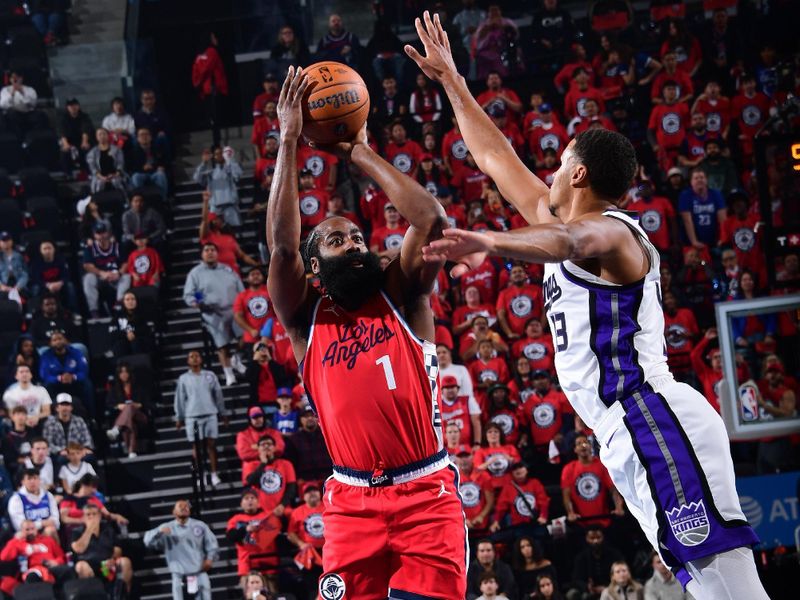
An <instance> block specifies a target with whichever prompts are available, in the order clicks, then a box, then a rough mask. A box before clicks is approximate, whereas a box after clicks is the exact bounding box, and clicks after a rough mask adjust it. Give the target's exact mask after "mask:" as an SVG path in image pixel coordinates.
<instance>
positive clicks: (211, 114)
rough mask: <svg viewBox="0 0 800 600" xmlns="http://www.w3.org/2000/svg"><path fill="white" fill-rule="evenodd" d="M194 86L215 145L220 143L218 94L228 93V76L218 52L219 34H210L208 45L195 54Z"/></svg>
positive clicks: (224, 94) (193, 67) (193, 66)
mask: <svg viewBox="0 0 800 600" xmlns="http://www.w3.org/2000/svg"><path fill="white" fill-rule="evenodd" d="M192 86H193V87H194V88H195V90H196V91H197V95H198V96H199V97H200V101H201V102H202V103H203V109H204V111H205V115H206V118H207V119H208V122H209V125H210V129H211V130H212V139H213V143H214V145H215V146H219V143H220V131H219V117H218V102H217V95H218V94H219V95H222V96H227V95H228V78H227V77H226V75H225V67H224V66H223V64H222V59H221V58H220V56H219V52H217V36H216V35H214V34H213V33H212V34H211V35H210V39H209V45H208V47H207V48H206V49H205V50H203V51H201V52H200V53H198V54H197V56H195V59H194V63H193V64H192Z"/></svg>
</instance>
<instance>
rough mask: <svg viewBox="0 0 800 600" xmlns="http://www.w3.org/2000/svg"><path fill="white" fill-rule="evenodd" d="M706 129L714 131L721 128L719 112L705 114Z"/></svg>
mask: <svg viewBox="0 0 800 600" xmlns="http://www.w3.org/2000/svg"><path fill="white" fill-rule="evenodd" d="M706 129H708V130H709V131H715V132H716V131H719V130H720V129H722V117H721V116H720V115H719V113H708V114H707V115H706Z"/></svg>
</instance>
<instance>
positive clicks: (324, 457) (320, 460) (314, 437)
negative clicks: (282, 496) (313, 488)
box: [284, 407, 333, 482]
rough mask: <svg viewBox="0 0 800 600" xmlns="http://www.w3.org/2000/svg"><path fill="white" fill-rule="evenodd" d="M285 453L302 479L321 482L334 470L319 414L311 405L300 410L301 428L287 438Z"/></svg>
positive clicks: (298, 476) (299, 478) (298, 477)
mask: <svg viewBox="0 0 800 600" xmlns="http://www.w3.org/2000/svg"><path fill="white" fill-rule="evenodd" d="M284 455H285V457H286V458H287V459H289V460H290V461H291V462H292V464H293V465H294V468H295V471H296V472H297V479H298V480H300V481H304V482H308V481H318V482H321V481H324V480H325V479H326V478H327V477H328V476H329V475H330V474H331V472H332V471H333V463H332V462H331V457H330V455H329V454H328V448H327V447H326V446H325V439H324V438H323V437H322V431H320V429H319V421H318V420H317V415H315V414H314V411H313V410H311V408H310V407H307V408H305V409H304V410H302V411H300V429H298V430H297V431H296V432H295V433H294V434H292V435H291V436H289V437H287V438H286V451H285V452H284Z"/></svg>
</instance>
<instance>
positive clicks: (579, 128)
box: [567, 98, 617, 137]
mask: <svg viewBox="0 0 800 600" xmlns="http://www.w3.org/2000/svg"><path fill="white" fill-rule="evenodd" d="M583 113H584V114H583V115H582V116H578V117H575V118H574V119H572V121H570V122H569V124H568V125H567V134H569V135H571V136H573V137H574V136H576V135H578V134H579V133H583V132H584V131H586V130H587V129H589V128H590V127H602V128H603V129H608V130H610V131H616V130H617V126H616V125H614V122H613V121H612V120H611V119H609V118H608V117H606V116H604V115H601V114H600V106H599V105H598V103H597V101H596V100H595V99H594V98H587V99H586V102H584V103H583Z"/></svg>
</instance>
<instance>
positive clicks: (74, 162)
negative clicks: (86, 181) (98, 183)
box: [58, 98, 94, 174]
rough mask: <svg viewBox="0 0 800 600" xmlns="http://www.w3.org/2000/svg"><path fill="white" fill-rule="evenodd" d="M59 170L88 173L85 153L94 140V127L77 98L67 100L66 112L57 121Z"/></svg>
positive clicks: (68, 172) (69, 172)
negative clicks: (59, 148)
mask: <svg viewBox="0 0 800 600" xmlns="http://www.w3.org/2000/svg"><path fill="white" fill-rule="evenodd" d="M58 135H59V145H60V147H61V169H62V170H63V171H64V172H65V173H67V174H71V173H72V172H73V171H74V170H76V169H79V170H81V171H86V172H88V170H89V167H88V166H87V165H86V153H87V152H88V151H89V149H90V148H91V147H92V142H93V140H94V125H93V124H92V120H91V119H90V118H89V115H87V114H86V113H84V112H83V111H82V110H81V105H80V102H78V99H77V98H71V99H69V100H67V104H66V110H65V111H64V112H63V113H62V114H61V116H60V118H59V120H58Z"/></svg>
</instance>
